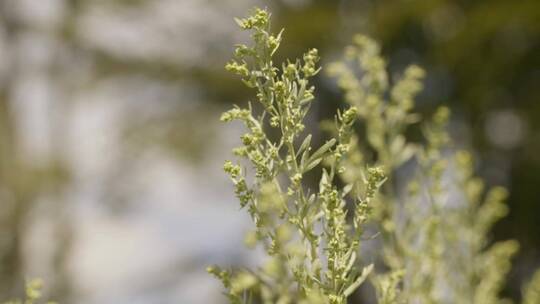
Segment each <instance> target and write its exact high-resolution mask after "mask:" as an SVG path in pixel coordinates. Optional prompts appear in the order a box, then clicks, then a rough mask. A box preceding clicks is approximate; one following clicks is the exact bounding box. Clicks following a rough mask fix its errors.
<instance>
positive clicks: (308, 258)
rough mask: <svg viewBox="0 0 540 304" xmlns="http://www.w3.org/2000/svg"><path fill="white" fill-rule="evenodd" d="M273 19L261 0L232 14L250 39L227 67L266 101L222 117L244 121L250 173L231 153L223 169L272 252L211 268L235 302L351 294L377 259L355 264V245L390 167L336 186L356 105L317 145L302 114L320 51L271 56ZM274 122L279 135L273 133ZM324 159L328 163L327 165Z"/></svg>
mask: <svg viewBox="0 0 540 304" xmlns="http://www.w3.org/2000/svg"><path fill="white" fill-rule="evenodd" d="M269 18H270V16H269V14H268V12H267V11H265V10H261V9H257V10H256V11H255V12H254V14H253V16H250V17H248V18H246V19H237V20H236V21H237V23H238V25H239V26H240V27H241V28H242V29H244V30H247V31H250V32H251V37H252V40H253V45H251V46H246V45H238V46H237V47H236V50H235V59H234V60H233V61H231V62H230V63H228V64H227V66H226V68H227V70H229V71H231V72H234V73H235V74H237V75H239V76H241V77H242V81H243V82H244V84H245V85H247V86H248V87H250V88H253V89H254V90H255V91H256V99H257V102H258V103H259V104H260V106H261V108H262V110H261V111H260V112H257V113H256V112H255V109H254V107H252V106H251V104H250V105H249V106H248V107H247V108H240V107H235V108H233V109H232V110H229V111H227V112H225V113H223V115H222V116H221V120H222V121H225V122H230V121H233V120H239V121H241V122H242V123H243V124H244V125H245V127H246V128H247V130H248V133H246V134H244V135H242V137H241V139H242V143H243V145H242V146H241V147H239V148H236V149H235V150H234V154H236V155H237V156H239V157H240V158H243V159H245V160H247V162H248V163H249V165H250V167H251V168H252V169H253V172H254V175H253V176H249V174H248V169H246V168H244V167H243V166H242V165H241V163H238V164H236V163H233V162H230V161H227V162H226V163H225V165H224V169H225V171H226V172H227V173H228V174H229V175H230V177H231V179H232V181H233V183H234V185H235V193H236V196H237V197H238V199H239V201H240V206H241V207H243V208H245V209H247V211H248V212H249V214H250V216H251V218H252V220H253V222H254V223H255V226H256V230H255V231H254V233H253V234H252V235H251V236H249V243H251V244H252V245H255V243H260V244H261V245H262V246H263V248H264V250H265V252H266V253H267V255H268V257H269V261H268V262H267V264H266V265H265V266H264V267H262V269H260V270H255V271H251V270H242V271H239V272H229V271H225V270H222V269H220V268H217V267H211V268H209V270H208V271H209V272H211V273H212V274H214V275H215V276H217V277H218V278H220V279H221V281H222V282H223V285H224V286H225V288H226V289H227V296H228V298H229V300H230V301H231V303H252V299H255V298H256V299H261V300H262V302H263V303H282V304H285V303H332V304H341V303H345V302H346V298H347V297H348V296H349V295H351V294H352V292H353V291H354V290H355V289H356V288H357V287H358V286H359V285H360V284H362V282H363V281H364V280H365V279H366V277H367V276H368V274H369V273H370V272H371V270H372V267H373V266H372V265H367V266H363V267H359V266H358V265H357V251H358V249H359V247H360V238H361V236H362V232H363V225H364V223H365V222H366V221H367V220H368V218H369V214H370V208H369V202H370V201H371V200H372V199H373V198H374V197H375V195H376V193H377V190H378V188H379V187H380V186H381V184H382V183H383V182H384V180H385V176H384V173H383V172H382V170H381V169H380V168H368V169H367V170H366V174H365V178H364V180H363V182H362V190H361V191H360V190H358V191H355V193H356V195H354V196H350V195H349V196H348V194H350V193H351V190H352V187H351V185H348V186H345V187H340V186H338V183H337V182H336V181H335V179H336V177H337V174H340V173H344V171H345V170H346V168H345V167H343V166H342V159H343V157H344V156H345V155H346V154H347V151H348V149H349V141H350V137H351V135H352V124H353V122H354V121H355V118H356V115H357V109H356V108H355V107H350V108H349V109H347V110H346V111H343V112H338V113H337V115H336V120H335V123H336V128H337V130H338V132H337V134H336V136H335V137H334V138H332V139H331V140H329V141H327V142H326V143H325V144H324V145H322V146H321V147H319V148H317V149H313V148H312V146H311V138H312V136H311V135H309V134H307V135H305V134H304V132H303V131H304V128H305V125H304V122H303V120H304V118H305V117H306V114H307V113H308V110H309V108H310V105H311V102H313V99H314V96H313V94H314V90H315V89H314V87H313V86H311V85H310V84H309V79H310V78H312V77H313V76H315V75H316V74H317V73H318V72H319V70H320V68H318V67H317V66H316V64H317V62H318V60H319V57H318V55H317V50H315V49H311V50H309V51H308V52H307V53H305V54H304V56H303V60H295V61H287V62H286V63H283V64H282V65H281V68H278V67H276V66H275V65H274V62H273V59H272V56H273V55H274V53H275V52H276V51H277V49H278V47H279V44H280V42H281V35H282V32H283V31H281V32H279V33H278V34H277V35H275V34H273V33H272V32H271V31H270V19H269ZM271 131H275V132H276V133H277V134H278V135H277V136H274V137H272V136H271V133H270V132H271ZM323 160H326V163H328V166H327V167H325V168H322V161H323ZM311 170H321V171H322V173H321V178H320V182H319V187H318V188H311V187H309V186H308V185H307V184H305V183H304V182H303V180H304V175H305V174H306V173H307V172H309V171H311ZM347 201H348V202H350V203H351V204H352V205H353V209H352V211H353V214H352V215H351V218H352V225H349V223H348V222H347V218H348V216H347V213H348V209H347V208H346V205H347Z"/></svg>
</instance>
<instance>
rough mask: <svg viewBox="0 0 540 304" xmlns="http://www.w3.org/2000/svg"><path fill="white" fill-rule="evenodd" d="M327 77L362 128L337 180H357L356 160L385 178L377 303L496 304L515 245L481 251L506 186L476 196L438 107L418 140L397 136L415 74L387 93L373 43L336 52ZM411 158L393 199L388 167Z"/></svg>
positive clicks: (358, 40)
mask: <svg viewBox="0 0 540 304" xmlns="http://www.w3.org/2000/svg"><path fill="white" fill-rule="evenodd" d="M356 67H357V68H358V69H359V70H360V71H361V73H360V74H361V75H362V76H361V77H357V76H356V75H357V73H355V70H354V69H355V68H356ZM329 74H330V75H331V76H334V77H336V78H337V79H338V85H339V86H340V87H341V88H342V89H343V90H344V92H345V100H346V102H347V103H349V104H350V105H351V106H355V107H356V108H358V109H359V111H358V117H357V118H358V120H359V123H361V124H363V125H364V126H365V130H366V132H365V134H363V138H366V140H365V141H359V140H358V139H357V138H355V139H354V142H355V143H357V144H355V145H353V146H352V150H351V152H350V155H354V157H352V158H351V159H349V160H345V161H344V162H345V163H346V167H347V168H348V169H349V170H347V171H346V174H342V178H343V180H345V181H346V182H348V183H355V182H357V181H358V180H359V176H361V172H362V165H361V163H362V161H368V162H371V163H376V164H377V165H379V166H383V167H384V168H386V171H387V174H388V182H387V183H386V184H385V187H383V189H381V194H380V195H379V196H378V198H379V199H378V200H377V203H376V204H374V209H375V212H374V214H375V216H374V217H373V219H374V222H375V223H376V224H377V226H378V227H379V231H380V232H381V238H382V240H383V241H382V248H381V250H382V253H381V255H382V259H383V261H384V264H385V265H386V266H387V267H388V268H389V271H388V272H387V273H386V274H383V275H374V276H373V277H372V278H373V280H372V281H373V283H374V285H375V287H376V291H377V297H378V303H481V304H484V303H502V302H504V300H502V299H500V298H499V293H500V291H501V289H502V287H503V285H504V281H505V280H504V279H505V277H506V274H507V273H508V272H509V270H510V266H511V264H510V260H511V258H512V256H513V255H514V254H515V253H516V252H517V249H518V244H517V242H515V241H513V240H510V241H505V242H498V243H495V244H493V245H491V246H489V243H490V242H489V237H488V235H489V231H490V229H491V227H492V225H493V224H494V223H495V222H496V221H497V220H499V219H500V218H502V217H504V216H505V215H506V213H507V212H508V210H507V207H506V205H505V204H504V200H505V198H506V196H507V193H506V190H505V189H504V188H502V187H494V188H491V189H488V190H487V192H486V191H484V183H483V181H482V180H481V179H480V178H478V177H475V176H474V172H473V171H474V170H473V168H474V166H473V161H472V157H471V155H470V153H468V152H466V151H457V152H454V151H453V149H452V147H451V141H450V136H449V134H448V132H447V130H446V129H447V128H446V123H447V121H448V119H449V115H450V112H449V110H448V108H446V107H440V108H439V109H438V110H437V111H436V112H435V113H434V115H433V117H432V118H431V119H429V120H428V121H426V122H422V123H421V129H422V131H423V132H422V133H423V134H424V138H425V143H423V144H416V143H411V142H409V141H407V140H406V136H405V131H406V129H407V127H408V126H409V125H411V124H414V123H416V122H419V120H420V115H419V114H417V113H414V112H413V109H414V97H415V95H416V94H417V93H418V92H420V90H421V89H422V83H421V79H422V77H423V76H424V74H425V73H424V71H423V70H422V69H421V68H419V67H418V66H415V65H412V66H409V67H408V68H406V69H405V72H404V73H403V75H402V76H401V77H399V78H398V80H397V81H396V83H395V84H394V85H393V86H392V87H391V86H390V84H389V76H388V74H387V72H386V66H385V61H384V59H383V58H382V57H381V56H380V47H379V46H378V45H377V43H376V42H374V41H373V40H371V39H370V38H368V37H365V36H361V35H358V36H356V37H355V39H354V44H353V45H352V46H349V47H347V48H346V50H345V61H343V62H338V63H334V64H332V65H331V66H330V67H329ZM386 96H388V97H389V100H386V98H385V97H386ZM411 159H414V160H415V161H416V164H417V166H416V169H415V171H416V172H415V173H414V174H412V176H413V177H412V178H410V179H409V180H408V181H407V182H408V190H409V191H408V193H405V194H403V193H401V194H400V193H397V190H398V189H397V188H398V187H396V185H395V184H394V183H395V181H396V180H397V178H395V173H396V170H398V169H399V168H400V167H401V166H402V165H403V164H404V163H405V162H406V161H408V160H411ZM351 169H352V170H351ZM539 274H540V272H539ZM539 274H537V275H536V276H535V279H534V280H533V281H532V283H531V284H530V285H529V289H528V291H527V292H525V295H527V296H525V300H524V301H525V303H526V302H527V301H530V300H529V299H530V298H531V297H533V296H528V295H529V294H531V295H532V294H535V293H534V291H533V290H535V288H536V290H538V288H539V286H538V279H537V278H536V277H538V275H539ZM534 286H536V287H534ZM535 300H537V299H535Z"/></svg>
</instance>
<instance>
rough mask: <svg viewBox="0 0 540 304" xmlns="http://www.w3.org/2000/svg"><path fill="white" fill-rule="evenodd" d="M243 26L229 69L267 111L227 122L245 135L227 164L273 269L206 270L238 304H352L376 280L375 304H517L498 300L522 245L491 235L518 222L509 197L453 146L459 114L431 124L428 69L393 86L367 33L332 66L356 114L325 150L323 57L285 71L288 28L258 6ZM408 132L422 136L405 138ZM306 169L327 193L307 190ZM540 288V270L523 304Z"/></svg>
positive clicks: (346, 114) (347, 116) (253, 236)
mask: <svg viewBox="0 0 540 304" xmlns="http://www.w3.org/2000/svg"><path fill="white" fill-rule="evenodd" d="M236 22H237V23H238V25H239V26H240V27H241V28H242V29H243V30H246V31H249V32H250V33H251V39H252V41H253V43H252V45H249V46H246V45H237V46H236V49H235V52H234V53H235V58H234V59H233V60H232V61H231V62H229V63H228V64H227V65H226V69H227V70H229V71H231V72H233V73H235V74H237V75H238V76H240V77H241V79H242V82H243V83H244V84H245V85H246V86H248V87H249V88H251V89H253V90H254V91H255V99H256V101H257V102H256V103H254V104H251V103H250V104H249V105H248V106H247V107H246V108H241V107H238V106H235V107H234V108H233V109H231V110H229V111H227V112H225V113H223V115H222V116H221V120H222V121H225V122H231V121H240V122H242V123H243V124H244V126H245V128H246V130H247V132H246V133H245V134H244V135H242V136H241V141H242V145H241V146H240V147H238V148H235V149H234V150H233V152H234V154H235V155H236V156H237V157H238V158H239V160H238V161H235V162H233V161H227V162H226V163H225V165H224V169H225V171H226V172H227V173H228V174H229V176H230V177H231V179H232V182H233V184H234V188H235V194H236V196H237V198H238V200H239V201H240V206H241V207H242V208H244V209H245V210H247V211H248V213H249V215H250V217H251V219H252V220H253V222H254V224H255V229H254V231H252V232H251V233H249V234H248V235H247V237H246V243H247V244H248V246H250V247H254V246H261V247H262V248H263V249H264V251H265V253H266V256H267V261H266V262H265V264H264V265H262V266H261V267H260V268H257V269H255V270H250V269H234V270H225V269H222V268H219V267H217V266H213V267H209V269H208V271H209V272H210V273H212V274H213V275H215V276H216V277H218V278H219V279H220V280H221V281H222V283H223V285H224V287H225V289H226V295H227V297H228V299H229V301H230V303H265V304H266V303H268V304H269V303H279V304H286V303H315V304H316V303H321V304H323V303H324V304H326V303H330V304H343V303H346V302H347V299H348V298H349V297H350V296H351V294H352V293H353V292H354V291H355V290H357V289H358V287H359V286H360V285H361V284H363V283H364V282H366V281H370V282H371V286H373V288H374V290H375V294H376V298H377V303H385V304H390V303H477V304H490V303H506V302H507V300H504V299H501V298H500V296H499V294H500V291H501V288H502V287H503V285H504V279H505V276H506V274H507V273H508V271H509V269H510V259H511V258H512V256H513V255H514V254H515V253H516V251H517V249H518V244H517V243H516V242H515V241H505V242H500V243H495V244H490V240H489V237H488V234H489V231H490V228H491V226H492V225H493V224H494V223H495V222H496V221H497V220H498V219H500V218H501V217H503V216H505V214H506V213H507V207H506V206H505V204H504V203H503V202H504V200H505V198H506V195H507V194H506V191H505V190H504V189H503V188H501V187H495V188H492V189H488V190H487V191H484V185H483V182H482V180H481V179H479V178H478V177H475V176H474V172H473V160H472V157H471V155H470V153H468V152H465V151H456V150H455V149H454V147H453V146H452V144H451V140H450V137H449V135H448V133H447V131H446V124H447V121H448V120H449V115H450V111H449V109H448V108H446V107H441V108H439V109H438V110H437V111H436V112H435V113H434V114H433V115H432V117H430V118H428V119H422V118H421V116H420V115H419V114H418V113H415V112H414V99H415V96H416V94H418V93H419V92H420V91H421V89H422V82H421V80H422V78H423V76H424V71H423V70H422V69H421V68H420V67H418V66H414V65H413V66H410V67H408V68H407V69H405V71H404V72H403V74H402V75H401V76H400V77H399V78H397V79H396V80H395V81H394V82H393V83H392V79H390V77H389V76H388V73H387V69H386V64H385V61H384V59H383V58H382V57H381V56H380V47H379V46H378V45H377V43H376V42H374V41H373V40H371V39H370V38H368V37H365V36H361V35H358V36H356V37H355V38H354V43H353V45H351V46H349V47H347V48H346V50H345V59H344V60H343V61H340V62H338V63H334V64H332V65H330V66H329V68H328V73H329V75H330V76H333V77H336V78H337V81H338V85H339V87H340V88H342V89H343V91H344V93H345V101H346V103H347V105H348V107H347V108H346V109H345V110H342V111H338V113H337V114H336V115H335V119H334V121H333V122H331V123H324V124H323V126H324V129H325V130H327V131H329V134H331V139H330V140H328V141H327V142H326V143H324V144H323V145H321V146H320V147H318V148H315V147H313V146H312V142H311V140H312V136H311V135H310V134H307V132H306V130H305V124H304V119H305V117H306V115H307V113H308V111H309V108H310V105H311V103H312V102H314V101H313V100H314V94H315V88H314V87H313V86H312V85H310V83H309V80H310V78H312V77H313V76H315V75H316V74H317V73H319V71H320V68H319V67H317V62H318V61H319V57H318V53H317V50H315V49H312V50H309V51H307V52H306V53H305V54H304V56H303V58H302V59H297V60H295V61H286V62H284V63H282V64H280V65H276V64H275V63H274V61H273V55H274V54H275V52H276V51H277V50H278V48H279V45H280V43H281V39H282V33H283V31H281V32H279V33H277V34H275V33H273V32H272V31H271V27H270V15H269V13H268V12H267V11H266V10H261V9H256V10H255V11H254V13H253V14H252V16H249V17H247V18H245V19H236ZM358 72H360V73H358ZM357 75H361V76H357ZM354 124H359V125H362V126H363V127H364V128H359V129H362V130H365V133H357V132H356V128H354ZM411 125H416V126H419V127H420V128H421V130H422V132H423V134H424V141H422V142H417V143H412V142H410V141H409V140H407V137H406V136H405V132H406V130H407V128H408V127H409V126H411ZM405 163H412V164H414V166H413V167H414V169H413V170H412V172H410V174H409V178H408V179H407V180H406V181H405V183H406V184H407V187H406V188H407V191H402V188H403V187H401V188H400V187H398V185H397V184H396V182H397V178H396V177H395V173H396V171H397V170H401V168H402V166H403V164H405ZM308 172H310V174H312V173H315V174H314V175H315V176H319V177H320V179H319V183H318V185H316V186H314V185H312V184H310V183H308V182H306V181H305V176H306V174H307V173H308ZM366 227H374V228H375V229H377V231H378V232H379V233H380V235H379V236H378V238H379V239H380V242H379V243H380V244H381V245H380V246H379V247H376V252H377V253H376V254H375V255H374V256H367V255H366V254H361V253H362V251H361V247H362V246H361V245H362V244H363V243H364V242H367V241H368V239H369V238H367V237H366V236H365V235H364V232H365V230H366ZM367 260H370V261H377V262H379V263H380V264H381V266H382V267H381V270H380V271H374V270H373V268H374V266H373V264H371V263H369V264H366V263H365V261H367ZM539 289H540V273H537V274H536V275H535V276H534V277H533V279H532V280H531V282H530V283H529V284H527V288H526V289H525V290H524V292H523V297H524V300H523V303H525V304H530V303H540V296H539V293H540V292H539Z"/></svg>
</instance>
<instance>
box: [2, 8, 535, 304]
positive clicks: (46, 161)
mask: <svg viewBox="0 0 540 304" xmlns="http://www.w3.org/2000/svg"><path fill="white" fill-rule="evenodd" d="M256 5H257V6H263V7H265V6H266V7H268V8H269V9H270V10H271V11H272V12H273V16H274V19H273V23H274V26H275V29H276V30H278V29H279V28H282V27H284V28H286V30H285V38H284V41H283V43H282V48H281V51H280V53H279V55H278V58H286V57H287V58H295V57H299V56H301V54H302V53H303V51H304V50H306V49H307V48H309V47H316V48H318V49H319V50H320V54H321V56H322V58H323V62H322V64H323V66H324V64H326V63H328V62H329V61H333V60H336V59H339V57H340V56H341V53H342V52H341V51H342V49H343V47H344V46H345V45H347V44H348V43H349V41H350V38H351V37H352V35H353V34H354V33H357V32H362V33H366V34H369V35H371V36H372V37H374V38H375V39H377V40H378V41H380V42H381V44H382V46H383V53H384V56H385V57H386V58H388V64H389V69H390V71H391V73H392V74H395V73H397V72H399V71H401V70H402V68H403V67H404V66H406V65H408V64H411V63H416V64H419V65H421V66H423V67H425V68H426V70H427V79H426V89H425V91H424V92H423V93H422V94H421V96H420V98H419V100H418V109H419V111H420V112H422V113H430V112H432V111H433V109H434V108H435V107H436V106H438V105H441V104H447V105H449V106H450V107H451V109H452V111H453V113H454V116H453V119H452V122H451V133H452V135H453V138H454V140H455V141H456V142H457V144H458V145H459V146H461V147H466V148H470V149H472V150H473V151H474V153H475V155H476V156H477V158H478V167H477V169H478V174H479V175H481V176H482V177H484V178H485V179H486V181H487V183H488V184H489V185H504V186H506V187H508V188H509V189H510V191H511V196H510V199H509V202H508V203H509V205H510V208H511V212H510V215H509V216H508V217H507V218H506V219H504V220H503V221H501V222H500V223H499V224H497V226H496V228H495V231H494V233H493V238H494V239H495V240H499V239H501V240H502V239H508V238H515V239H517V240H519V241H520V243H521V245H522V247H521V251H520V254H519V255H518V257H517V258H516V259H515V263H514V269H513V271H512V273H511V277H510V279H509V283H508V286H507V288H506V290H505V293H506V295H508V296H511V297H513V298H514V299H519V292H520V285H521V283H522V282H524V281H525V280H527V279H528V278H529V276H530V275H531V273H532V271H533V269H534V268H535V267H538V266H540V190H539V188H538V186H539V185H540V132H539V128H540V2H539V1H537V0H521V1H507V0H475V1H471V0H423V1H422V0H378V1H374V0H373V1H368V0H339V1H338V0H336V1H328V0H280V1H277V0H275V1H255V0H160V1H158V0H132V1H128V0H108V1H105V0H40V1H35V0H0V301H1V300H5V299H8V298H10V297H12V296H14V295H16V294H19V293H20V292H21V290H22V287H23V285H24V280H25V279H28V278H33V277H41V278H43V279H44V281H45V282H46V293H47V295H48V296H50V297H51V298H52V299H55V300H57V301H59V302H61V303H83V304H86V303H87V304H98V303H99V304H121V303H131V304H137V303H141V304H142V303H193V304H197V303H224V299H223V298H222V297H221V295H220V290H221V286H220V284H219V283H218V282H217V281H216V280H214V279H213V278H211V277H210V276H209V275H207V274H206V272H205V267H206V266H207V265H209V264H215V263H217V264H224V265H235V264H239V263H242V264H246V263H248V264H249V263H251V261H254V260H256V258H254V257H253V253H251V252H250V251H249V250H247V249H244V247H243V233H244V232H246V231H247V229H248V227H249V226H250V222H249V219H248V217H247V216H246V215H245V214H244V213H243V212H240V211H239V209H238V204H237V202H236V200H235V199H234V197H233V194H232V186H231V185H230V183H229V181H228V178H227V177H226V175H225V174H224V173H222V170H221V167H222V162H223V160H225V159H228V158H230V157H231V154H230V152H229V151H230V148H232V147H233V146H234V145H236V144H237V143H238V142H239V141H238V135H240V134H241V132H242V129H241V127H240V126H239V125H235V124H231V125H227V126H226V127H225V126H223V125H221V123H219V121H218V120H219V114H220V113H221V112H222V111H223V110H225V109H228V108H229V107H230V106H231V104H233V103H236V104H243V103H245V101H247V100H248V99H249V98H252V97H251V95H250V94H251V92H250V91H249V90H247V89H245V88H244V87H243V86H242V84H241V82H240V81H238V80H237V79H236V78H235V77H233V76H231V75H229V74H228V73H226V72H225V71H224V69H223V66H224V64H225V62H226V61H227V60H228V59H229V58H230V56H231V53H232V50H233V45H234V44H235V43H238V42H242V41H245V40H246V37H245V33H242V32H240V31H239V30H238V29H237V28H236V25H235V23H234V22H233V19H232V18H233V17H235V16H244V15H246V13H247V11H248V10H249V9H250V8H252V7H254V6H256ZM316 82H317V83H316V85H317V89H318V91H317V96H318V101H317V103H316V104H317V106H316V107H315V109H314V111H315V115H316V116H317V117H318V118H324V117H328V116H329V115H331V114H332V113H334V110H335V109H336V108H337V107H340V106H343V105H342V104H341V103H340V102H341V100H340V95H339V92H338V90H337V89H336V86H335V84H334V82H333V81H332V80H330V79H328V78H327V77H325V76H324V74H321V75H320V76H318V78H317V79H316ZM314 127H316V126H314Z"/></svg>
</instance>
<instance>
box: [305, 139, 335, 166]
mask: <svg viewBox="0 0 540 304" xmlns="http://www.w3.org/2000/svg"><path fill="white" fill-rule="evenodd" d="M335 144H336V139H335V138H332V139H330V140H329V141H327V142H326V143H325V144H324V145H322V146H321V147H320V148H319V149H318V150H317V151H315V153H313V154H312V155H311V157H310V158H309V160H308V164H309V163H311V162H313V161H314V160H316V159H317V158H322V157H323V156H324V153H326V151H328V150H329V149H330V148H332V146H334V145H335Z"/></svg>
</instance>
